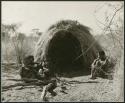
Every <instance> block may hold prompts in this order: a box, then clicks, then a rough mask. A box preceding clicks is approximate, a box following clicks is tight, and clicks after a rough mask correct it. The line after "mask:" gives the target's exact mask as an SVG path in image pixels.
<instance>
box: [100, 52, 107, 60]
mask: <svg viewBox="0 0 125 103" xmlns="http://www.w3.org/2000/svg"><path fill="white" fill-rule="evenodd" d="M98 58H100V59H101V60H105V58H106V55H105V52H104V51H103V50H102V51H99V53H98Z"/></svg>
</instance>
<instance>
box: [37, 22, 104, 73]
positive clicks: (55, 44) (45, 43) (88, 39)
mask: <svg viewBox="0 0 125 103" xmlns="http://www.w3.org/2000/svg"><path fill="white" fill-rule="evenodd" d="M93 42H96V41H95V39H94V37H93V36H92V35H91V33H90V29H89V28H88V27H86V26H84V25H81V24H80V23H78V22H77V21H72V20H62V21H59V22H57V23H56V24H54V25H52V26H50V28H49V29H48V30H47V31H46V32H45V33H44V34H43V35H42V36H41V37H40V39H39V41H38V43H37V45H36V49H35V61H37V62H41V61H43V59H44V60H46V61H48V62H49V67H50V69H51V70H52V71H54V72H57V73H63V72H64V73H66V72H67V73H69V72H71V71H81V70H82V71H84V74H90V73H91V72H90V71H91V69H90V65H91V63H92V62H93V60H94V59H95V58H96V55H97V52H98V51H100V50H102V48H101V46H100V45H99V44H98V43H97V42H96V43H94V45H93V46H92V47H91V49H89V50H88V51H87V52H86V53H85V54H84V52H85V51H86V50H87V49H88V48H89V46H90V45H91V44H92V43H93ZM81 54H84V55H82V56H81ZM79 56H80V57H79ZM78 57H79V58H78ZM76 58H77V59H76Z"/></svg>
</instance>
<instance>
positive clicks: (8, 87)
mask: <svg viewBox="0 0 125 103" xmlns="http://www.w3.org/2000/svg"><path fill="white" fill-rule="evenodd" d="M46 84H47V82H43V81H39V82H30V83H16V84H13V85H9V86H3V87H2V90H6V89H10V88H13V87H17V86H30V85H37V86H41V85H46Z"/></svg>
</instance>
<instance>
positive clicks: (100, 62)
mask: <svg viewBox="0 0 125 103" xmlns="http://www.w3.org/2000/svg"><path fill="white" fill-rule="evenodd" d="M107 63H108V59H107V57H106V55H105V52H104V51H100V52H99V53H98V57H97V58H96V59H95V60H94V62H93V63H92V65H91V79H96V77H105V71H107V70H106V69H107V68H106V65H107Z"/></svg>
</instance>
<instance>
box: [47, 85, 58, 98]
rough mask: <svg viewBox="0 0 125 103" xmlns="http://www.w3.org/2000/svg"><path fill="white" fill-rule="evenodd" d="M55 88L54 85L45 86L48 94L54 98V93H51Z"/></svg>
mask: <svg viewBox="0 0 125 103" xmlns="http://www.w3.org/2000/svg"><path fill="white" fill-rule="evenodd" d="M56 87H57V86H56V85H55V84H54V83H49V84H48V85H47V90H48V92H49V93H51V95H52V96H56V92H54V91H53V90H54V89H55V88H56Z"/></svg>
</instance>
